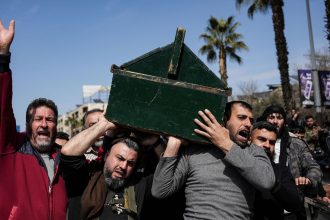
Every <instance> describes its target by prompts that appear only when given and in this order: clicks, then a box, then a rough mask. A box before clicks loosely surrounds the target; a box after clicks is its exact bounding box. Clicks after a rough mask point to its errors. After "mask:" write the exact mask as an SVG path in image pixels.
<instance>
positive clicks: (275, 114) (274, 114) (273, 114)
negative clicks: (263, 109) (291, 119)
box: [268, 112, 282, 117]
mask: <svg viewBox="0 0 330 220" xmlns="http://www.w3.org/2000/svg"><path fill="white" fill-rule="evenodd" d="M269 116H276V117H278V116H281V117H282V114H281V113H277V112H273V113H271V114H269V115H268V117H269Z"/></svg>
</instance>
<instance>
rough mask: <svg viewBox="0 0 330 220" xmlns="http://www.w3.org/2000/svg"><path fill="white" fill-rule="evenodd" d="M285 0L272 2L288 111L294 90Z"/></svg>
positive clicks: (279, 63)
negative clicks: (287, 38)
mask: <svg viewBox="0 0 330 220" xmlns="http://www.w3.org/2000/svg"><path fill="white" fill-rule="evenodd" d="M283 5H284V3H283V0H273V1H272V3H271V6H272V13H273V17H272V18H273V27H274V32H275V45H276V55H277V62H278V69H279V71H280V76H281V85H282V93H283V101H284V108H285V110H286V111H289V110H290V109H292V91H291V85H290V79H289V65H288V54H289V52H288V49H287V43H286V39H285V36H284V15H283V9H282V7H283Z"/></svg>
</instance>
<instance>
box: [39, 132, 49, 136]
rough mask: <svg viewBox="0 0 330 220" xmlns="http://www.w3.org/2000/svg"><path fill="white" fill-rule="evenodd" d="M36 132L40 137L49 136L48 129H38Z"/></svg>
mask: <svg viewBox="0 0 330 220" xmlns="http://www.w3.org/2000/svg"><path fill="white" fill-rule="evenodd" d="M37 134H38V136H40V137H49V132H48V131H38V132H37Z"/></svg>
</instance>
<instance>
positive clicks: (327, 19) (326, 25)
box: [324, 0, 330, 49]
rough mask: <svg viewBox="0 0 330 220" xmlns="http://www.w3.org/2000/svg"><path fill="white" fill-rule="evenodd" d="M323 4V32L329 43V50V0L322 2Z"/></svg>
mask: <svg viewBox="0 0 330 220" xmlns="http://www.w3.org/2000/svg"><path fill="white" fill-rule="evenodd" d="M324 4H325V18H324V20H325V30H326V33H327V39H328V41H329V49H330V0H324Z"/></svg>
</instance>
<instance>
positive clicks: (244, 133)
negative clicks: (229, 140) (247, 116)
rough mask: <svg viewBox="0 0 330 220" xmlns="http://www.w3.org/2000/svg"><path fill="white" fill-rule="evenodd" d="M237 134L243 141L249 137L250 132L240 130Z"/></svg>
mask: <svg viewBox="0 0 330 220" xmlns="http://www.w3.org/2000/svg"><path fill="white" fill-rule="evenodd" d="M238 134H239V135H240V136H241V137H243V138H245V139H248V138H249V137H250V132H249V131H247V130H242V131H240V132H239V133H238Z"/></svg>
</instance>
